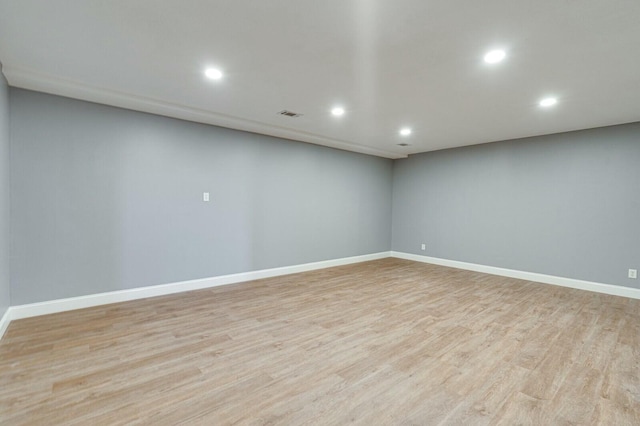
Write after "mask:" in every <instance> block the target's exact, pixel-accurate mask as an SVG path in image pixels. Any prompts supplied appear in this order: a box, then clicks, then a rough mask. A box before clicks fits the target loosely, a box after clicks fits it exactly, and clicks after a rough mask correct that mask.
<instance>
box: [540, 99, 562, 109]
mask: <svg viewBox="0 0 640 426" xmlns="http://www.w3.org/2000/svg"><path fill="white" fill-rule="evenodd" d="M557 103H558V99H557V98H544V99H543V100H541V101H540V103H539V105H540V106H541V107H543V108H549V107H551V106H554V105H555V104H557Z"/></svg>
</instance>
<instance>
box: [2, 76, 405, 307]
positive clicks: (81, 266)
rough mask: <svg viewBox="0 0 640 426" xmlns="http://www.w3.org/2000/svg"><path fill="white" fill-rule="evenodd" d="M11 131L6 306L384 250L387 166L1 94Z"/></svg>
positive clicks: (37, 96)
mask: <svg viewBox="0 0 640 426" xmlns="http://www.w3.org/2000/svg"><path fill="white" fill-rule="evenodd" d="M11 126H12V127H11V131H12V139H11V143H12V145H11V160H12V169H11V196H12V204H11V210H12V232H13V238H12V240H13V252H12V254H13V263H12V268H11V280H12V281H11V285H12V287H11V290H12V304H14V305H20V304H24V303H31V302H38V301H44V300H50V299H57V298H65V297H71V296H80V295H86V294H92V293H99V292H106V291H112V290H119V289H127V288H132V287H141V286H148V285H155V284H162V283H168V282H175V281H182V280H189V279H195V278H202V277H211V276H216V275H223V274H231V273H237V272H245V271H251V270H258V269H264V268H273V267H279V266H286V265H295V264H301V263H307V262H315V261H321V260H327V259H334V258H341V257H347V256H356V255H362V254H368V253H376V252H381V251H388V250H389V247H390V244H391V230H390V226H389V224H390V223H391V185H392V168H393V166H392V161H391V160H386V159H381V158H375V157H371V156H366V155H361V154H355V153H349V152H345V151H340V150H334V149H330V148H325V147H319V146H314V145H310V144H304V143H298V142H291V141H286V140H282V139H277V138H271V137H267V136H261V135H256V134H251V133H245V132H240V131H234V130H229V129H224V128H218V127H213V126H207V125H201V124H196V123H189V122H185V121H180V120H174V119H169V118H165V117H159V116H154V115H149V114H143V113H138V112H133V111H128V110H122V109H118V108H112V107H107V106H103V105H97V104H91V103H86V102H81V101H77V100H71V99H66V98H62V97H57V96H51V95H46V94H42V93H36V92H30V91H25V90H20V89H13V88H12V89H11ZM203 191H208V192H210V193H211V199H212V201H211V202H209V203H204V202H203V201H202V192H203Z"/></svg>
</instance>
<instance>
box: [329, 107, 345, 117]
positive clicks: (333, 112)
mask: <svg viewBox="0 0 640 426" xmlns="http://www.w3.org/2000/svg"><path fill="white" fill-rule="evenodd" d="M344 113H345V111H344V108H342V107H334V108H333V109H331V115H334V116H336V117H340V116H342V115H344Z"/></svg>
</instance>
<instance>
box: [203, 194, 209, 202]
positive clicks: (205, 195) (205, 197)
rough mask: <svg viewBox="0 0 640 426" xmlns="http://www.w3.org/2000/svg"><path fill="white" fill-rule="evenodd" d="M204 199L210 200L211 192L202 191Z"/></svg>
mask: <svg viewBox="0 0 640 426" xmlns="http://www.w3.org/2000/svg"><path fill="white" fill-rule="evenodd" d="M202 201H209V193H208V192H203V193H202Z"/></svg>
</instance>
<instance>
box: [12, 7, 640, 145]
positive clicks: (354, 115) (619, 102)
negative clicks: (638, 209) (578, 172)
mask: <svg viewBox="0 0 640 426" xmlns="http://www.w3.org/2000/svg"><path fill="white" fill-rule="evenodd" d="M638 17H640V2H639V1H638V0H607V1H602V0H553V1H551V0H542V1H513V0H494V1H473V0H467V1H455V0H453V1H452V0H439V1H426V0H393V1H392V0H323V1H318V0H313V1H312V0H295V1H292V0H286V1H285V0H269V1H264V0H253V1H248V0H233V1H232V0H228V1H225V0H221V1H220V0H219V1H207V0H181V1H175V0H136V1H131V0H111V1H104V0H20V1H15V0H0V61H1V62H2V63H3V65H4V74H5V75H6V77H7V79H8V81H9V84H11V85H12V86H16V87H22V88H27V89H33V90H40V91H44V92H49V93H54V94H59V95H64V96H69V97H73V98H79V99H85V100H89V101H95V102H101V103H106V104H110V105H116V106H122V107H126V108H131V109H135V110H141V111H146V112H153V113H157V114H162V115H167V116H172V117H178V118H183V119H188V120H193V121H199V122H204V123H210V124H216V125H221V126H226V127H231V128H236V129H242V130H248V131H253V132H258V133H264V134H268V135H274V136H280V137H284V138H289V139H295V140H300V141H306V142H311V143H316V144H321V145H327V146H332V147H336V148H342V149H347V150H352V151H357V152H364V153H369V154H374V155H380V156H383V157H389V158H400V157H404V156H406V155H407V154H411V153H416V152H423V151H430V150H436V149H442V148H449V147H456V146H464V145H472V144H479V143H485V142H491V141H496V140H504V139H511V138H519V137H525V136H533V135H541V134H548V133H556V132H562V131H569V130H575V129H583V128H590V127H598V126H605V125H612V124H620V123H625V122H632V121H638V120H640V55H639V54H638V51H639V50H638V49H639V46H640V21H639V18H638ZM494 48H500V49H503V50H505V51H506V53H507V57H506V59H505V60H504V61H503V62H501V63H499V64H493V65H489V64H486V63H485V62H484V61H483V56H484V54H485V53H486V52H487V51H489V50H491V49H494ZM210 66H215V67H218V68H220V69H221V70H222V71H223V72H224V77H223V78H222V79H221V80H219V81H212V80H208V79H207V78H206V77H205V76H204V74H203V72H204V70H205V68H207V67H210ZM550 95H552V96H556V97H557V98H558V104H557V105H555V106H554V107H552V108H547V109H545V108H541V107H539V106H538V101H539V100H540V99H541V98H543V97H545V96H550ZM336 105H341V106H343V107H344V108H345V110H346V113H345V114H344V115H343V116H342V117H339V118H338V117H334V116H332V115H331V114H330V110H331V108H332V107H334V106H336ZM284 109H287V110H291V111H294V112H297V113H301V114H304V115H303V116H302V117H299V118H288V117H284V116H281V115H278V114H277V113H278V112H279V111H281V110H284ZM403 126H409V127H411V128H412V130H413V133H412V134H411V135H410V136H409V137H402V136H400V135H399V134H398V131H399V129H400V128H401V127H403ZM403 142H406V143H409V144H411V145H410V146H408V147H400V146H398V145H397V144H398V143H403Z"/></svg>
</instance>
